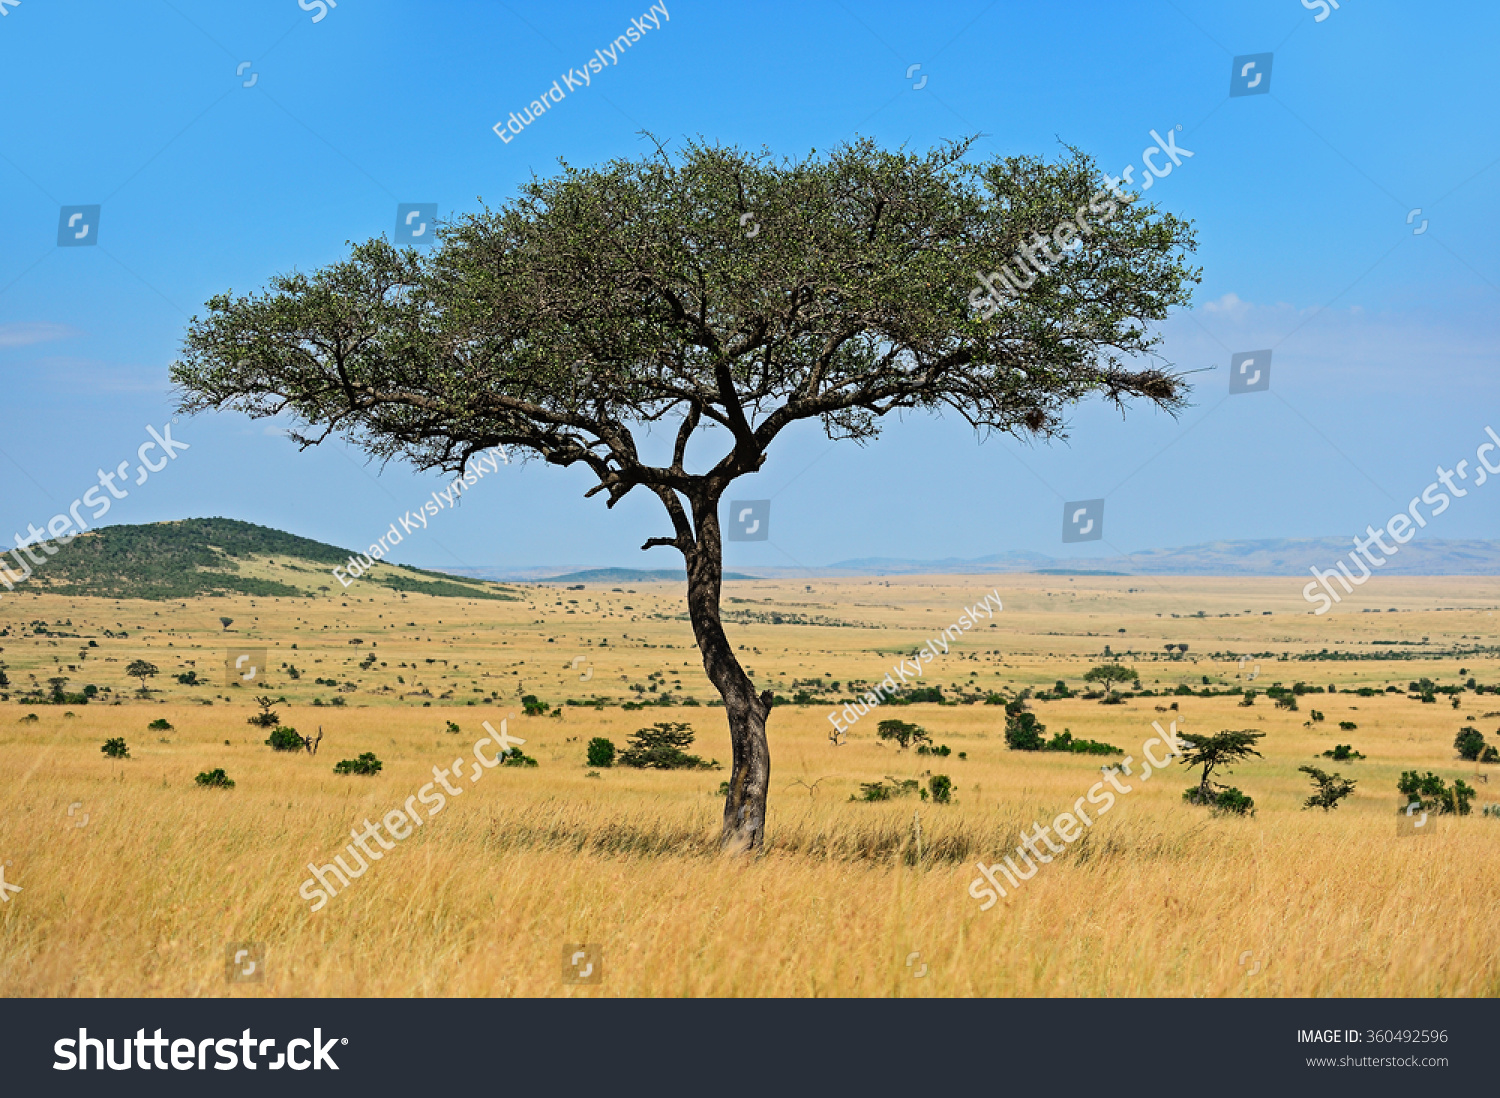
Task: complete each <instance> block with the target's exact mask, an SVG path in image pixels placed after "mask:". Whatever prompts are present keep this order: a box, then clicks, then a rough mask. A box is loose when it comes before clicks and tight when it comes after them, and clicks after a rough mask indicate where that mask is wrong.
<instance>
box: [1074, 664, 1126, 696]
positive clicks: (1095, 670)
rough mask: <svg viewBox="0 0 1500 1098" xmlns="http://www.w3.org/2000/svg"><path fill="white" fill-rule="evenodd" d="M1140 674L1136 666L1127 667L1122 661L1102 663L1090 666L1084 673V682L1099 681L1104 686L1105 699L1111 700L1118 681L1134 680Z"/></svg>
mask: <svg viewBox="0 0 1500 1098" xmlns="http://www.w3.org/2000/svg"><path fill="white" fill-rule="evenodd" d="M1137 678H1139V676H1138V675H1137V674H1136V672H1135V668H1133V667H1126V666H1125V665H1124V664H1121V663H1101V664H1099V665H1098V666H1097V667H1090V668H1089V669H1088V671H1087V672H1085V673H1084V676H1083V681H1084V682H1097V683H1100V684H1101V685H1103V687H1104V700H1105V701H1109V700H1110V699H1111V698H1112V697H1113V696H1114V685H1115V683H1117V682H1134V681H1135V680H1136V679H1137Z"/></svg>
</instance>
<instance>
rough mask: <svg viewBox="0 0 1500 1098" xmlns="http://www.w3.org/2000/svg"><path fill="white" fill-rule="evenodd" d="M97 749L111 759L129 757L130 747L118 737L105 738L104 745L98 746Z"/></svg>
mask: <svg viewBox="0 0 1500 1098" xmlns="http://www.w3.org/2000/svg"><path fill="white" fill-rule="evenodd" d="M99 750H100V751H102V752H104V754H105V756H106V757H108V758H111V759H128V758H130V748H128V747H126V746H125V741H124V740H123V739H120V738H118V737H116V738H115V739H112V740H105V741H104V746H103V747H101V748H99Z"/></svg>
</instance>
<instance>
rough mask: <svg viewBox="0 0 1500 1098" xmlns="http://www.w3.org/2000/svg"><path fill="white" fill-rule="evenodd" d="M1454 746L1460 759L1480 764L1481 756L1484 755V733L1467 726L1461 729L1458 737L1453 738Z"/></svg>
mask: <svg viewBox="0 0 1500 1098" xmlns="http://www.w3.org/2000/svg"><path fill="white" fill-rule="evenodd" d="M1453 746H1454V748H1455V749H1456V750H1457V751H1458V757H1459V758H1460V759H1467V760H1468V761H1469V762H1478V761H1479V756H1480V755H1481V754H1483V753H1484V733H1483V732H1481V731H1479V729H1477V728H1470V727H1469V726H1467V725H1465V726H1464V727H1463V728H1461V729H1459V731H1458V735H1457V736H1455V737H1453Z"/></svg>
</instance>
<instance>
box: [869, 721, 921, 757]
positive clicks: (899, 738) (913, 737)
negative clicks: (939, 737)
mask: <svg viewBox="0 0 1500 1098" xmlns="http://www.w3.org/2000/svg"><path fill="white" fill-rule="evenodd" d="M875 734H876V735H877V736H879V737H880V738H881V739H882V740H895V741H896V743H897V744H898V745H899V746H900V748H901V750H902V751H905V750H906V749H907V748H908V747H910V746H912V744H917V743H931V742H932V737H931V736H929V735H928V734H927V730H926V729H925V728H922V727H921V726H920V725H915V724H911V723H909V722H907V721H898V720H886V721H881V722H880V724H879V725H878V726H877V728H876V730H875Z"/></svg>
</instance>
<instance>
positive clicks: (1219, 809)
mask: <svg viewBox="0 0 1500 1098" xmlns="http://www.w3.org/2000/svg"><path fill="white" fill-rule="evenodd" d="M1182 799H1183V800H1185V801H1187V802H1188V804H1196V805H1206V806H1207V807H1208V808H1209V809H1210V811H1211V812H1212V813H1213V814H1214V815H1215V816H1220V815H1234V816H1253V815H1255V799H1254V798H1253V797H1249V796H1247V795H1246V794H1244V793H1241V792H1240V791H1239V790H1238V789H1236V788H1235V787H1234V786H1232V785H1231V786H1227V787H1226V786H1219V787H1217V788H1215V789H1212V790H1210V791H1209V792H1208V793H1204V792H1203V790H1202V789H1200V788H1199V787H1198V786H1196V785H1194V786H1190V787H1189V788H1187V789H1185V790H1183V792H1182Z"/></svg>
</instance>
